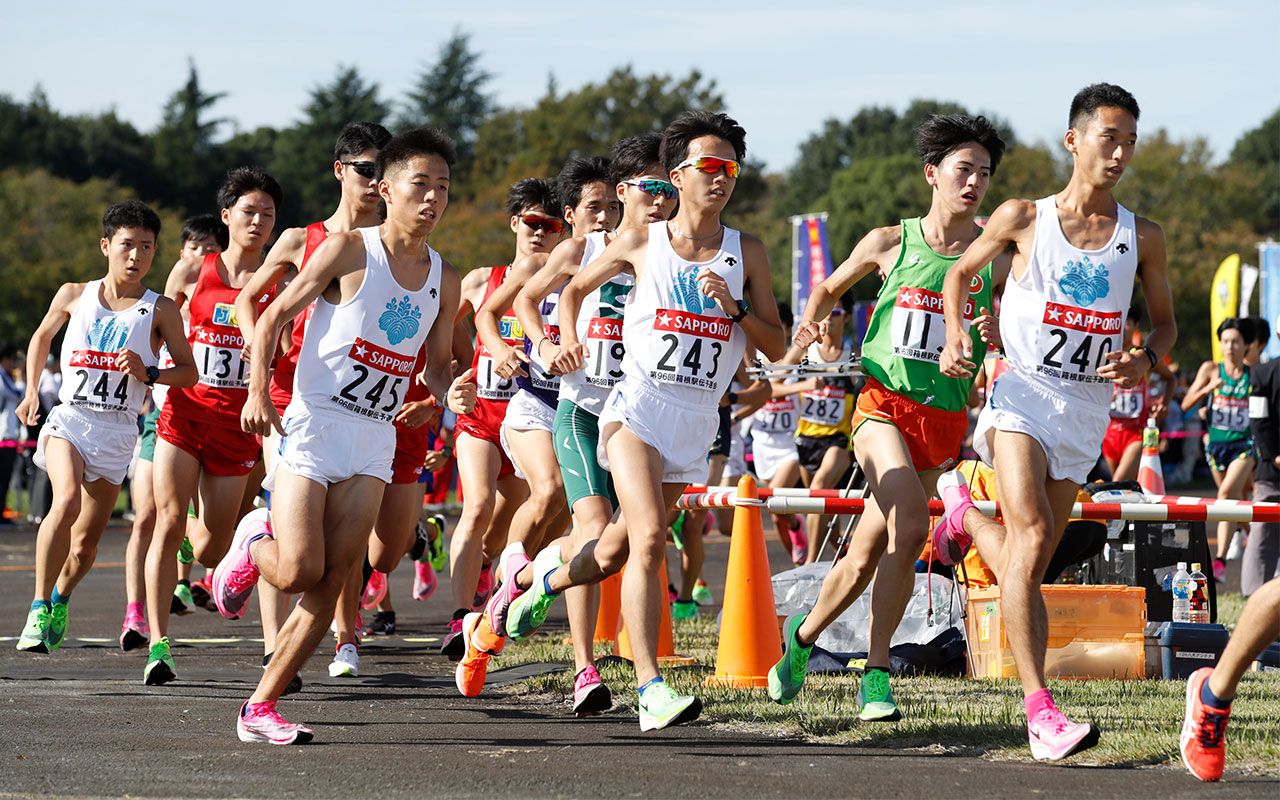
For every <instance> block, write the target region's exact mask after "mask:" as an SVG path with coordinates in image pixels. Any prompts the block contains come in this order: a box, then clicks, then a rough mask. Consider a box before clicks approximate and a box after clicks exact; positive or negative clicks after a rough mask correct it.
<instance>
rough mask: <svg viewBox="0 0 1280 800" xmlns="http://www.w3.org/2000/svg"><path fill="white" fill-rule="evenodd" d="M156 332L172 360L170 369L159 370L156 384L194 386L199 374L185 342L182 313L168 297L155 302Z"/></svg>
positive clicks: (189, 345)
mask: <svg viewBox="0 0 1280 800" xmlns="http://www.w3.org/2000/svg"><path fill="white" fill-rule="evenodd" d="M156 331H157V332H158V333H159V334H160V341H162V342H163V343H164V346H165V347H167V348H169V358H171V359H172V360H173V366H172V367H166V368H164V369H162V370H160V376H159V377H158V378H156V383H163V384H165V385H166V386H177V387H181V388H185V387H190V386H195V385H196V381H198V380H199V379H200V373H199V372H197V371H196V359H195V356H193V355H192V354H191V343H190V342H188V341H187V332H186V329H185V328H183V326H182V312H180V311H178V304H177V303H175V302H173V300H171V299H169V298H168V297H162V298H160V300H159V301H157V302H156Z"/></svg>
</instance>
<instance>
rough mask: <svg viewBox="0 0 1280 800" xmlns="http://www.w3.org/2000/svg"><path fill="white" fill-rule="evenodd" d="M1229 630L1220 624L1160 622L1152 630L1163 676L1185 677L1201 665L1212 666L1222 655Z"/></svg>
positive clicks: (1168, 677)
mask: <svg viewBox="0 0 1280 800" xmlns="http://www.w3.org/2000/svg"><path fill="white" fill-rule="evenodd" d="M1230 638H1231V634H1230V633H1228V632H1227V629H1226V628H1224V627H1222V626H1221V625H1216V624H1208V625H1202V624H1197V623H1194V622H1164V623H1161V625H1160V628H1159V630H1157V631H1156V641H1158V642H1159V643H1160V671H1161V674H1162V676H1163V677H1164V678H1165V679H1166V680H1171V679H1181V680H1186V679H1187V678H1189V677H1191V673H1193V672H1195V671H1196V670H1198V669H1200V668H1201V667H1212V666H1213V665H1214V664H1217V663H1218V659H1219V658H1222V651H1223V650H1224V649H1226V647H1227V640H1228V639H1230Z"/></svg>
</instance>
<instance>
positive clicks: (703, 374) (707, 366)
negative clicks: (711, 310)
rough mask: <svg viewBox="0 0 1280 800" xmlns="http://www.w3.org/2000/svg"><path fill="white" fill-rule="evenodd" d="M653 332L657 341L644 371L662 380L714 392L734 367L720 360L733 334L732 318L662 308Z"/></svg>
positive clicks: (656, 379) (658, 313) (647, 355)
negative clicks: (724, 376)
mask: <svg viewBox="0 0 1280 800" xmlns="http://www.w3.org/2000/svg"><path fill="white" fill-rule="evenodd" d="M653 331H654V335H655V336H656V337H657V341H656V342H654V343H653V344H654V346H653V348H652V349H651V350H650V351H649V352H648V353H646V354H645V357H644V358H645V362H646V370H645V371H646V372H647V373H648V374H649V377H650V378H652V379H653V380H655V381H658V382H659V383H672V384H678V385H681V386H692V387H694V388H695V389H702V390H703V391H707V392H714V391H717V390H719V389H720V379H721V376H723V375H728V374H729V373H730V372H732V370H733V369H734V366H735V365H733V364H725V363H723V359H721V356H722V355H723V354H724V349H725V343H726V342H728V341H729V337H730V336H732V335H733V321H732V320H730V319H729V318H727V317H708V316H704V315H702V314H694V313H692V312H689V311H680V310H677V309H670V308H660V309H658V311H657V315H656V316H655V317H654V320H653Z"/></svg>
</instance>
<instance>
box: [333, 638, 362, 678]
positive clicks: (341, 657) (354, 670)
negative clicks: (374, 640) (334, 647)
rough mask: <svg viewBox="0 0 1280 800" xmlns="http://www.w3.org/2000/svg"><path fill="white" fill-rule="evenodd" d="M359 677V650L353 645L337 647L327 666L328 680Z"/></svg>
mask: <svg viewBox="0 0 1280 800" xmlns="http://www.w3.org/2000/svg"><path fill="white" fill-rule="evenodd" d="M359 675H360V650H359V649H358V648H357V647H356V646H355V645H354V644H350V643H348V644H343V645H339V646H338V652H336V653H334V654H333V663H332V664H330V665H329V677H330V678H355V677H358V676H359Z"/></svg>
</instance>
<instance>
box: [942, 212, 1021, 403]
mask: <svg viewBox="0 0 1280 800" xmlns="http://www.w3.org/2000/svg"><path fill="white" fill-rule="evenodd" d="M1035 219H1036V205H1035V203H1032V202H1031V201H1029V200H1006V201H1005V202H1003V203H1001V204H1000V207H999V208H997V209H996V210H995V213H993V214H992V215H991V219H989V220H988V221H987V227H986V228H985V229H984V230H983V231H982V235H981V236H979V237H978V238H977V239H976V240H975V241H974V242H973V244H971V245H969V248H968V249H967V250H965V251H964V255H962V256H960V258H959V259H958V260H957V261H956V263H954V264H952V265H951V268H950V269H948V270H947V277H946V280H945V282H944V283H943V285H942V313H943V317H944V319H945V320H946V324H947V343H946V346H945V347H944V348H943V350H942V354H941V358H940V359H939V364H938V366H939V369H940V370H941V371H942V374H944V375H947V376H949V377H952V378H968V377H970V376H972V375H973V369H974V367H975V365H974V363H973V362H972V361H970V360H969V359H970V358H972V357H973V340H972V339H970V338H969V334H968V333H966V332H965V329H964V306H965V302H966V298H967V297H968V294H969V284H970V283H971V282H972V281H973V276H975V275H977V274H978V273H979V272H980V271H981V270H982V268H983V267H985V266H986V265H987V264H989V263H990V262H991V261H993V260H995V259H996V257H998V256H999V255H1000V254H1001V253H1004V252H1005V251H1007V250H1009V249H1010V248H1011V247H1013V246H1016V244H1017V242H1018V239H1019V237H1020V236H1021V235H1022V233H1023V232H1024V231H1026V230H1029V229H1030V228H1031V226H1033V225H1034V224H1035Z"/></svg>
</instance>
